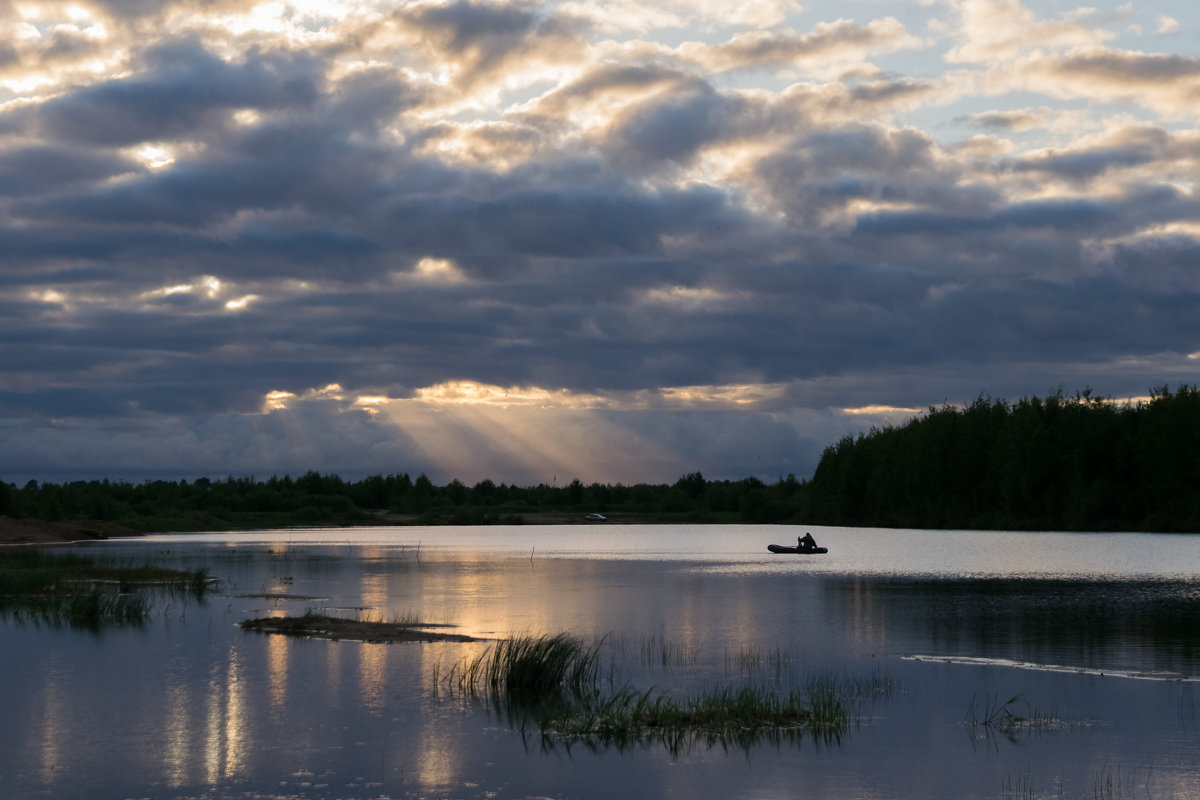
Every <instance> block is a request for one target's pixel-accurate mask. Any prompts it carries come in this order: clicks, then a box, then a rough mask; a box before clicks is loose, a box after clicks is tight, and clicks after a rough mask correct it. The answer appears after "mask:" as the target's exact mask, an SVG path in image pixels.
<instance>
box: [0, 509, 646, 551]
mask: <svg viewBox="0 0 1200 800" xmlns="http://www.w3.org/2000/svg"><path fill="white" fill-rule="evenodd" d="M521 517H522V520H521V522H520V523H518V524H520V525H590V526H594V527H602V526H604V525H632V524H656V523H654V522H651V521H647V520H644V519H641V518H640V517H637V516H636V515H634V514H620V513H617V514H611V515H609V516H608V519H607V520H606V521H604V522H592V521H589V520H587V519H585V518H584V517H585V515H584V514H580V513H574V512H561V511H546V512H535V513H526V514H522V515H521ZM417 520H418V517H417V516H415V515H412V516H401V515H398V514H396V515H392V514H388V515H380V516H377V517H375V519H374V520H372V521H369V522H362V523H359V524H355V525H343V526H329V527H345V528H383V527H389V526H418V525H420V523H418V521H417ZM289 527H298V526H289ZM303 527H311V526H303ZM317 527H325V526H317ZM420 527H428V528H438V527H442V526H440V525H420ZM236 530H241V529H240V528H230V529H227V530H214V531H212V532H214V533H232V532H234V531H236ZM251 530H258V528H253V529H251ZM281 530H286V528H282V529H281ZM194 532H195V531H169V530H166V531H138V530H134V529H133V528H129V527H126V526H124V525H119V524H117V523H112V522H102V521H96V520H79V521H76V522H48V521H46V520H40V519H14V518H12V517H4V516H0V546H4V545H23V544H24V545H42V544H72V543H75V542H94V541H102V540H104V539H110V538H117V537H120V538H125V537H132V536H145V535H149V534H154V535H162V534H168V535H169V534H172V533H194Z"/></svg>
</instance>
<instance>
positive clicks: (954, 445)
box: [0, 384, 1200, 531]
mask: <svg viewBox="0 0 1200 800" xmlns="http://www.w3.org/2000/svg"><path fill="white" fill-rule="evenodd" d="M591 512H597V513H601V514H606V515H616V516H617V517H618V518H622V517H623V518H625V519H630V520H636V521H641V522H747V523H795V524H810V525H850V526H873V527H897V528H953V529H957V528H983V529H1002V530H1005V529H1007V530H1068V531H1108V530H1143V531H1200V389H1197V388H1195V387H1191V386H1188V385H1186V384H1185V385H1182V386H1180V387H1179V388H1178V389H1177V390H1176V391H1174V392H1172V391H1170V390H1169V388H1168V387H1167V386H1163V387H1161V388H1157V389H1153V390H1151V393H1150V399H1149V401H1148V402H1142V403H1130V402H1126V403H1117V402H1114V401H1111V400H1106V399H1104V398H1101V397H1097V396H1093V395H1092V393H1091V391H1090V390H1087V391H1084V392H1082V393H1076V394H1075V395H1074V396H1066V395H1064V394H1063V392H1062V391H1061V390H1059V391H1058V392H1055V393H1053V394H1051V395H1050V396H1049V397H1046V398H1044V399H1042V398H1037V397H1032V398H1023V399H1021V400H1019V401H1017V402H1015V403H1010V402H1008V401H1005V400H996V399H991V398H989V397H984V396H980V397H979V398H978V399H976V400H975V401H974V402H972V403H970V404H967V405H963V406H952V405H943V406H941V407H931V408H930V409H929V410H928V412H927V413H925V414H923V415H921V416H919V417H916V418H914V419H912V420H910V421H909V422H907V423H905V424H904V425H900V426H888V427H884V428H874V429H872V430H870V431H869V432H866V433H862V434H859V435H857V436H850V435H848V436H845V437H842V439H840V440H839V441H838V442H836V443H835V444H832V445H830V446H829V447H827V448H825V450H824V452H823V453H822V455H821V458H820V461H819V463H818V465H817V468H816V471H815V473H814V474H813V477H812V479H811V480H797V479H796V478H795V476H794V475H788V476H787V477H781V478H779V479H778V480H776V481H775V482H773V483H766V482H764V481H762V480H760V479H758V478H753V477H751V478H743V479H741V480H735V481H731V480H707V479H705V478H704V476H703V475H702V474H701V473H699V472H693V473H689V474H687V475H683V476H681V477H680V478H679V479H678V480H676V481H675V482H674V483H661V484H647V483H639V484H634V485H628V486H627V485H624V484H619V483H618V484H600V483H592V484H584V483H582V482H581V481H579V480H573V481H571V482H570V483H568V484H566V485H563V486H558V485H546V484H539V485H537V486H526V487H522V486H516V485H512V484H505V483H499V484H497V483H495V482H493V481H491V480H483V481H480V482H478V483H476V484H474V485H473V486H468V485H466V484H464V483H462V482H461V481H459V480H452V481H451V482H450V483H448V484H446V485H445V486H436V485H434V484H433V482H432V481H430V479H429V478H428V477H427V476H425V475H419V476H417V478H416V479H413V478H411V477H410V476H409V475H408V474H406V473H400V474H390V475H373V476H370V477H367V478H364V479H362V480H359V481H347V480H343V479H342V478H340V477H338V476H337V475H333V474H321V473H318V472H314V471H310V472H307V473H305V474H304V475H301V476H300V477H298V478H295V479H293V478H291V477H290V476H286V475H285V476H282V477H278V476H272V477H271V478H269V479H267V480H257V479H255V478H254V477H253V476H249V477H232V476H231V477H228V478H225V479H223V480H210V479H208V478H199V479H197V480H194V481H191V482H189V481H186V480H181V481H165V480H155V481H146V482H144V483H141V484H132V483H126V482H121V481H109V480H97V481H74V482H70V483H62V484H55V483H38V482H37V481H29V482H28V483H26V484H25V485H24V486H22V487H18V486H16V485H15V484H10V483H5V482H3V481H0V515H5V516H12V517H29V518H36V519H45V520H51V521H72V520H98V521H108V522H112V523H115V524H120V525H123V526H126V527H129V528H133V529H135V530H141V531H155V530H160V531H161V530H225V529H232V528H252V527H282V526H287V525H353V524H370V523H386V522H402V523H405V524H410V523H415V524H467V525H474V524H488V523H510V524H516V523H522V522H527V521H538V517H541V518H542V519H545V518H546V516H547V515H557V516H559V517H560V518H561V516H562V515H578V516H579V517H582V516H583V515H584V514H587V513H591Z"/></svg>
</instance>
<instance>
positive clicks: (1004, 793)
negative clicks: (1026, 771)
mask: <svg viewBox="0 0 1200 800" xmlns="http://www.w3.org/2000/svg"><path fill="white" fill-rule="evenodd" d="M1000 797H1001V800H1034V798H1035V797H1037V794H1036V792H1034V788H1033V779H1032V778H1030V777H1029V776H1028V775H1021V776H1020V777H1018V778H1016V779H1013V777H1012V776H1006V777H1005V778H1004V781H1003V782H1002V783H1001V785H1000Z"/></svg>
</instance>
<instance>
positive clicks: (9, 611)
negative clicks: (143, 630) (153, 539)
mask: <svg viewBox="0 0 1200 800" xmlns="http://www.w3.org/2000/svg"><path fill="white" fill-rule="evenodd" d="M212 583H213V579H212V578H211V577H210V576H209V573H208V570H207V569H206V568H201V569H196V570H175V569H168V568H166V567H160V566H156V565H153V564H141V565H120V564H116V563H112V562H106V561H97V560H93V559H89V558H84V557H81V556H77V555H64V554H55V553H48V552H45V551H41V550H26V549H23V548H22V549H19V550H14V551H11V552H0V614H2V615H5V616H12V617H13V618H15V619H18V620H25V619H32V620H35V621H44V622H51V623H55V624H61V623H64V622H65V623H67V624H69V625H72V626H74V627H83V628H98V627H99V626H100V625H102V624H122V625H127V624H137V623H140V622H142V621H144V620H145V619H146V618H147V617H148V616H149V614H150V602H149V601H148V600H147V599H146V597H145V596H144V594H142V593H141V592H139V591H137V590H140V589H145V588H148V587H152V588H155V589H163V590H166V591H170V592H181V591H182V592H189V593H192V594H195V595H196V596H197V597H202V596H203V595H204V593H205V592H206V591H207V590H208V589H209V588H210V587H211V585H212Z"/></svg>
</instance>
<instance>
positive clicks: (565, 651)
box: [444, 634, 851, 754]
mask: <svg viewBox="0 0 1200 800" xmlns="http://www.w3.org/2000/svg"><path fill="white" fill-rule="evenodd" d="M603 644H604V640H600V641H597V642H595V643H593V644H590V645H589V644H587V643H585V642H584V641H583V640H581V639H579V638H577V637H574V636H571V635H570V634H557V635H554V636H517V637H513V638H509V639H504V640H501V641H499V642H497V643H496V644H495V645H493V646H492V647H490V648H488V650H487V651H485V652H484V653H482V654H481V655H479V656H476V657H474V658H470V659H464V660H462V661H460V662H458V663H457V664H455V665H454V666H453V667H452V668H451V669H450V671H449V672H448V673H447V675H446V677H445V680H444V683H445V685H447V686H450V687H451V688H454V689H457V690H458V691H459V692H461V693H462V694H465V695H469V696H472V697H487V698H488V699H490V700H491V701H492V703H493V704H494V705H495V706H496V707H497V709H500V710H503V711H505V712H507V713H508V714H509V715H510V716H511V717H512V718H513V719H514V721H515V722H516V724H517V725H518V726H519V727H520V728H521V729H522V731H525V730H527V729H528V728H530V727H536V728H537V730H538V731H539V732H540V733H541V735H542V739H543V743H552V742H553V741H566V742H572V741H583V742H585V743H587V744H589V745H592V744H595V745H616V746H618V747H625V746H628V745H633V744H642V745H645V744H651V743H654V742H658V743H662V744H663V745H665V746H666V747H667V748H668V750H670V751H671V752H672V753H676V754H677V753H679V752H681V751H683V750H686V749H689V748H690V747H691V746H692V745H694V744H696V743H704V744H707V745H709V746H712V745H717V744H719V745H722V746H729V745H730V744H735V745H739V746H742V747H745V748H748V747H749V746H750V745H751V744H753V743H754V742H756V741H758V740H760V739H763V738H781V737H782V738H789V739H793V740H798V739H801V738H803V737H804V736H805V735H806V734H811V736H812V737H813V738H814V739H815V740H817V741H823V742H826V743H829V742H834V741H839V740H840V738H841V736H842V735H843V733H845V731H847V730H848V728H849V725H850V719H851V715H850V703H849V701H848V700H847V699H846V697H845V696H844V694H843V689H844V687H843V686H841V685H839V684H838V683H836V682H832V681H824V682H821V681H816V682H811V683H810V685H808V686H807V687H806V688H805V689H804V690H799V689H793V690H789V691H778V690H774V689H771V688H767V687H763V686H742V687H710V688H707V689H703V690H700V691H696V692H693V693H691V694H687V695H682V696H677V695H673V694H669V693H666V692H663V691H661V690H657V689H654V688H651V689H645V690H642V689H637V688H634V687H632V686H629V685H626V686H622V687H613V685H612V681H611V680H606V679H604V678H602V676H601V662H602V658H601V651H602V649H603Z"/></svg>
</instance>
